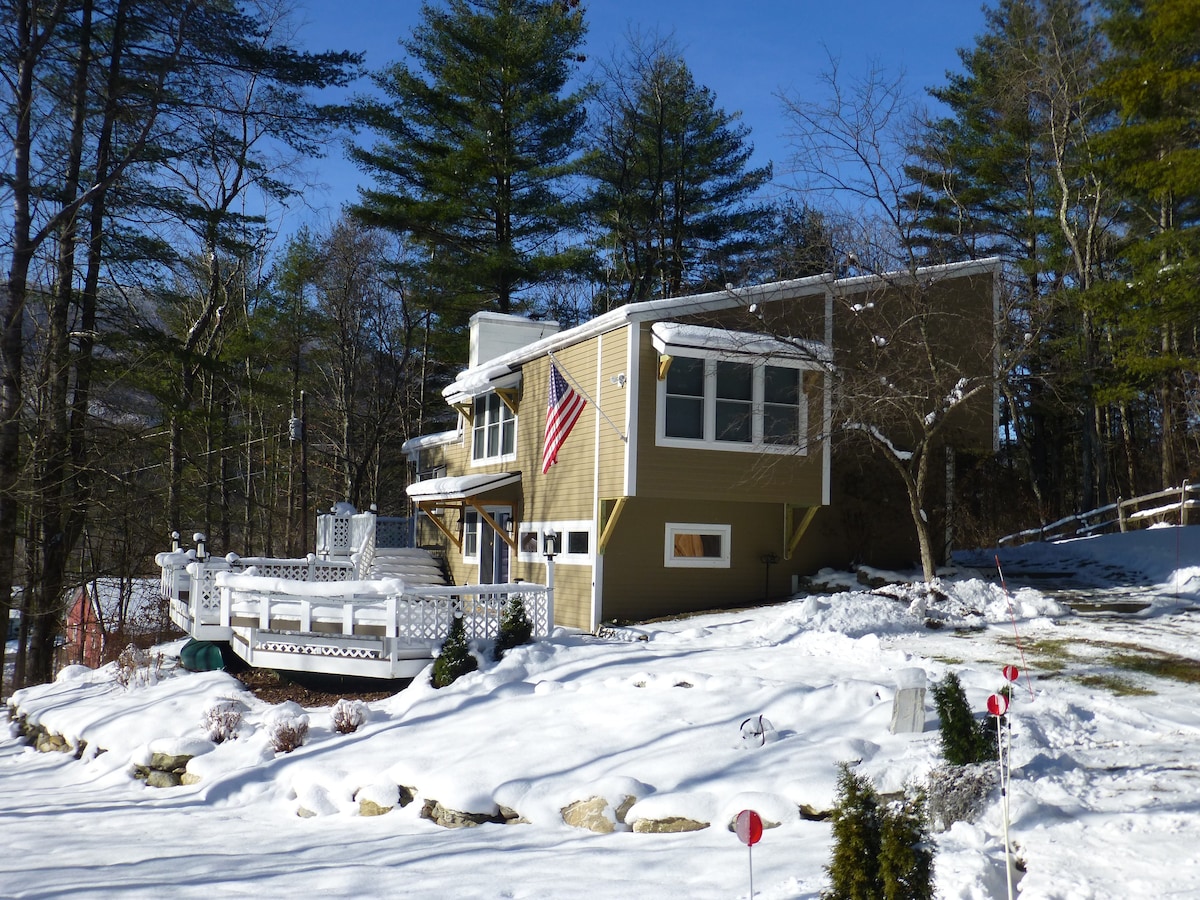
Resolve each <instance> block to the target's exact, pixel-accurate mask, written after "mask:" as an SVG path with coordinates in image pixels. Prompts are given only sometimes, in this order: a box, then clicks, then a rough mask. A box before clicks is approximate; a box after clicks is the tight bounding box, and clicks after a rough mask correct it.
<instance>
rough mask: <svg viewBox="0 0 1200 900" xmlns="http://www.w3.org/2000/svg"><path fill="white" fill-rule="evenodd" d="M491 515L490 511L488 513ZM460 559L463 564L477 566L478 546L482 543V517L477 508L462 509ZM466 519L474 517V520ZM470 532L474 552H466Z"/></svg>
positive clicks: (478, 558)
mask: <svg viewBox="0 0 1200 900" xmlns="http://www.w3.org/2000/svg"><path fill="white" fill-rule="evenodd" d="M488 515H491V513H488ZM462 517H463V524H462V561H463V565H467V566H476V567H478V566H479V560H480V552H479V548H480V547H481V546H482V545H483V528H482V526H483V525H484V521H483V517H482V516H480V515H479V510H477V509H464V510H463V511H462ZM468 519H474V522H468ZM468 534H471V535H473V536H474V539H475V552H474V553H471V554H468V553H467V543H468V541H467V536H468Z"/></svg>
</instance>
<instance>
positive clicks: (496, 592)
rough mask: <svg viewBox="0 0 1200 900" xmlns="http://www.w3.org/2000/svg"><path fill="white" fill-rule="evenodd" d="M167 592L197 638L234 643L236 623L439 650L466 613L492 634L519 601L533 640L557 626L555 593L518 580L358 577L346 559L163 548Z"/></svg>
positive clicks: (481, 631)
mask: <svg viewBox="0 0 1200 900" xmlns="http://www.w3.org/2000/svg"><path fill="white" fill-rule="evenodd" d="M157 561H158V564H159V565H160V566H161V568H162V593H163V597H164V599H166V600H167V602H168V604H169V608H170V613H171V619H172V621H174V622H175V624H176V625H178V626H179V627H181V628H182V629H183V630H184V631H186V632H188V633H189V634H190V635H191V636H192V637H194V638H196V639H198V640H216V641H222V640H230V639H231V638H232V636H233V632H234V629H235V628H236V627H239V626H243V625H244V626H246V627H254V628H258V629H260V630H263V631H287V632H293V633H302V634H310V633H311V634H318V633H320V634H335V633H340V634H342V635H347V636H349V635H364V634H373V635H377V636H380V637H386V638H390V639H393V640H394V641H395V642H397V643H398V645H401V646H404V647H413V648H424V649H429V648H431V647H436V646H437V645H438V644H440V643H441V642H442V641H443V640H445V637H446V634H447V633H448V632H449V630H450V625H451V622H452V621H453V619H454V618H455V617H460V616H461V617H462V619H463V623H464V625H465V626H466V632H467V635H468V637H470V638H472V639H481V640H490V639H494V638H495V637H496V636H497V635H498V633H499V628H500V619H501V617H502V616H503V614H504V610H505V608H506V606H507V605H508V604H509V603H510V602H512V601H513V600H514V599H520V600H521V602H522V604H523V605H524V607H525V614H526V616H527V617H528V619H529V621H530V624H531V625H532V626H533V633H534V636H535V637H546V636H547V635H549V634H550V632H551V630H552V629H553V627H554V604H553V590H552V588H551V587H549V586H547V585H541V584H531V583H527V582H516V583H512V584H479V585H463V586H444V585H411V586H410V585H407V584H405V583H404V581H403V579H379V580H359V579H356V578H355V567H354V564H353V563H351V562H350V561H348V560H321V559H317V558H316V557H315V556H313V555H310V556H309V557H307V558H306V559H266V558H255V557H238V556H235V555H234V554H230V555H229V556H227V557H223V558H222V557H217V558H213V557H209V558H199V559H198V558H197V553H196V551H194V550H186V551H185V550H177V551H173V552H170V553H160V554H159V555H158V558H157Z"/></svg>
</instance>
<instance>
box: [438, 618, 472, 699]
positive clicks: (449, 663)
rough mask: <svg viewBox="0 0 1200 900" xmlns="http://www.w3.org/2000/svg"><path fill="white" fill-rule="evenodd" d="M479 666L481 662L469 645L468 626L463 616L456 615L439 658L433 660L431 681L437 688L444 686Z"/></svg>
mask: <svg viewBox="0 0 1200 900" xmlns="http://www.w3.org/2000/svg"><path fill="white" fill-rule="evenodd" d="M477 668H479V663H478V662H477V661H476V660H475V657H474V656H472V655H471V651H470V649H469V648H468V647H467V630H466V626H465V625H463V620H462V616H458V615H456V616H455V617H454V621H453V622H451V623H450V633H449V634H448V635H447V636H446V640H445V642H444V643H443V644H442V649H441V650H440V651H439V652H438V656H437V659H435V660H434V661H433V676H432V678H431V679H430V681H431V683H432V684H433V686H434V687H435V688H444V687H447V686H449V685H451V684H453V683H454V682H455V681H456V680H457V679H458V678H460V677H461V676H463V675H466V674H467V673H468V672H474V671H475V670H476V669H477Z"/></svg>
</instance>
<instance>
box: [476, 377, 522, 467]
mask: <svg viewBox="0 0 1200 900" xmlns="http://www.w3.org/2000/svg"><path fill="white" fill-rule="evenodd" d="M516 449H517V417H516V416H515V415H513V411H512V410H511V409H509V408H508V406H507V405H506V404H505V403H504V401H503V400H501V399H500V396H499V395H498V394H484V395H483V396H482V397H476V398H475V402H474V417H473V420H472V423H471V461H472V462H498V461H501V460H507V459H512V458H513V456H515V455H516Z"/></svg>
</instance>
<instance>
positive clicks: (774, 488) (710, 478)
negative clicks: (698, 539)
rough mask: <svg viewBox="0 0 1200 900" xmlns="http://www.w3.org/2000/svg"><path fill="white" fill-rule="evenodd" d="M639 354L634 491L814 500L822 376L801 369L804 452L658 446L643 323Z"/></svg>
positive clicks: (818, 486)
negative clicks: (805, 408) (805, 420)
mask: <svg viewBox="0 0 1200 900" xmlns="http://www.w3.org/2000/svg"><path fill="white" fill-rule="evenodd" d="M639 355H640V361H639V362H640V372H641V377H640V379H639V392H638V401H639V406H638V448H637V452H638V483H637V495H638V496H639V497H663V498H679V499H697V500H699V499H708V500H713V501H722V500H740V501H743V502H765V501H776V502H787V503H794V504H803V505H808V506H815V505H818V504H820V502H821V496H822V478H823V475H824V463H823V454H824V445H823V444H822V442H821V441H820V431H821V423H822V416H823V414H824V398H823V389H824V388H823V378H822V376H820V375H818V374H817V373H805V378H804V389H805V394H806V395H807V397H808V427H809V447H808V453H807V455H803V456H802V455H800V454H799V453H791V454H789V453H753V452H745V451H738V450H708V449H701V448H695V449H694V448H681V447H659V446H656V444H655V428H656V422H655V415H656V410H657V406H658V374H657V373H658V353H657V352H656V351H655V349H654V347H653V345H652V344H651V339H650V329H649V328H646V329H644V330H643V334H642V337H641V349H640V354H639Z"/></svg>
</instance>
